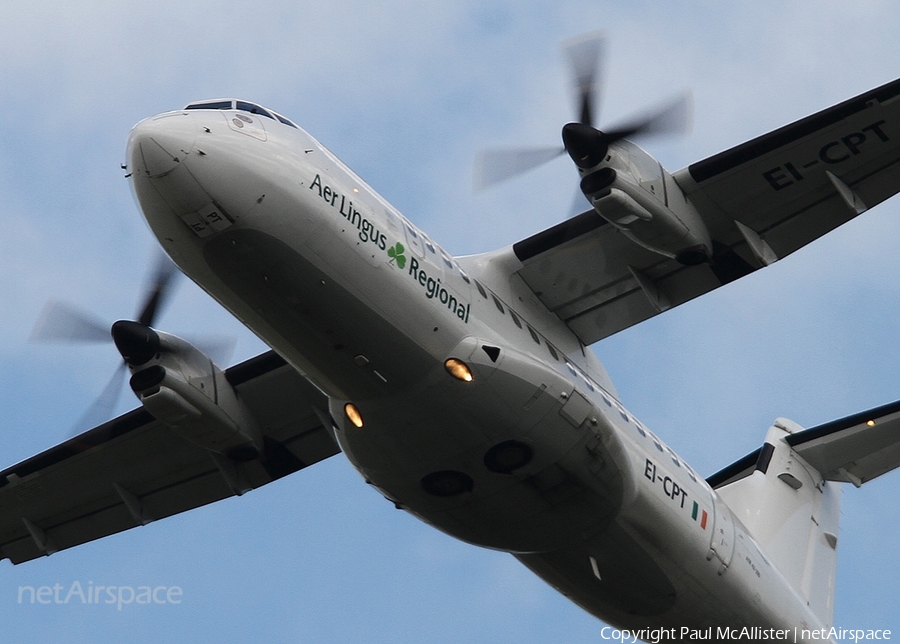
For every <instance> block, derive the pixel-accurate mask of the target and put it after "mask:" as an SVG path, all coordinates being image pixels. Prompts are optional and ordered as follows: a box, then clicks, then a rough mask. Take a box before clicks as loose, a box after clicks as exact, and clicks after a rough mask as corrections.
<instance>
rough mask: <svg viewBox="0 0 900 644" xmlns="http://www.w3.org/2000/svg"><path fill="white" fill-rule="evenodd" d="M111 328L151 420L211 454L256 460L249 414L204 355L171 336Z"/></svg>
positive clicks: (134, 327)
mask: <svg viewBox="0 0 900 644" xmlns="http://www.w3.org/2000/svg"><path fill="white" fill-rule="evenodd" d="M116 324H117V325H122V326H120V328H119V330H118V334H117V332H116V329H114V331H113V335H114V337H115V338H116V344H117V346H119V349H120V352H121V353H122V355H123V357H124V358H125V360H126V363H127V364H128V367H129V369H130V370H131V373H132V376H131V380H130V382H129V384H130V386H131V390H132V391H133V392H134V394H135V395H136V396H137V397H138V400H140V401H141V404H142V405H143V406H144V408H145V409H146V410H147V411H148V412H149V413H150V414H151V415H152V416H154V417H155V418H157V419H159V420H160V421H162V422H164V423H165V424H166V425H168V426H169V427H170V428H171V429H172V430H173V431H175V432H176V433H177V434H179V435H180V436H181V437H183V438H184V439H185V440H188V441H190V442H192V443H194V444H196V445H199V446H200V447H203V448H205V449H208V450H209V451H211V452H214V453H216V454H222V455H225V456H228V457H229V458H231V459H233V460H236V461H246V460H251V459H253V458H256V457H257V456H259V454H260V453H261V452H262V438H261V433H260V431H259V428H258V426H257V423H256V421H255V419H254V418H253V415H252V414H251V413H250V411H249V410H248V409H247V407H246V406H245V405H244V403H243V402H242V401H241V400H240V399H239V398H238V396H237V393H236V392H235V391H234V388H233V387H232V386H231V383H229V382H228V380H227V379H226V377H225V372H223V371H222V370H221V369H220V368H219V367H217V366H216V365H215V363H214V362H213V361H212V360H211V359H210V358H209V357H208V356H207V355H206V354H204V353H203V352H202V351H200V350H199V349H198V348H196V347H195V346H193V345H192V344H190V343H189V342H186V341H185V340H182V339H181V338H179V337H177V336H174V335H170V334H168V333H163V332H161V331H156V330H155V329H151V328H150V327H147V326H144V325H139V326H138V323H130V322H129V323H116ZM126 325H128V326H126Z"/></svg>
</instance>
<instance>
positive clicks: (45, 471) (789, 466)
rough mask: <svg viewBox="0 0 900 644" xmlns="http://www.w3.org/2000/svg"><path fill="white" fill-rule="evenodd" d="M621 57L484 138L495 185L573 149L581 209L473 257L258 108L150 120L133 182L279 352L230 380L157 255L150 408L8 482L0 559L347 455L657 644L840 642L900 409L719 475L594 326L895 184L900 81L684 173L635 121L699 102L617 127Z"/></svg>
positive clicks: (702, 287) (861, 207) (657, 300)
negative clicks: (845, 602)
mask: <svg viewBox="0 0 900 644" xmlns="http://www.w3.org/2000/svg"><path fill="white" fill-rule="evenodd" d="M597 49H598V41H597V40H596V39H595V38H588V39H584V40H581V41H578V42H576V43H574V44H573V45H571V47H570V49H569V52H570V54H571V57H572V60H573V63H574V65H575V70H576V73H575V77H576V85H577V88H578V96H579V108H580V114H579V120H578V121H577V122H573V123H570V124H567V125H565V127H564V128H563V132H562V138H563V146H562V147H561V148H559V149H557V150H549V151H537V152H536V151H534V150H528V151H518V152H516V151H503V152H494V153H487V154H485V155H483V157H482V163H481V166H482V171H481V175H480V177H481V182H482V183H491V182H493V181H495V180H498V179H500V178H504V177H505V176H508V175H510V174H513V173H515V172H519V171H522V170H524V169H527V168H528V167H529V166H531V165H534V164H535V163H536V162H537V161H540V160H544V159H548V158H551V157H553V156H555V155H556V154H557V153H560V154H567V155H568V156H569V158H570V159H571V161H572V162H573V164H574V166H575V169H576V171H577V173H578V175H577V176H578V177H579V178H580V189H581V192H582V193H583V195H584V197H585V201H584V204H585V209H584V212H582V213H581V214H578V215H576V216H574V217H573V218H570V219H568V220H566V221H563V222H562V223H560V224H558V225H555V226H553V227H551V228H549V229H547V230H544V231H540V232H537V233H536V234H534V235H532V236H531V237H528V238H527V239H523V240H519V241H517V242H515V243H513V244H512V245H510V246H508V247H505V248H501V249H499V250H496V251H493V252H488V253H486V254H481V255H474V256H468V257H453V256H452V255H451V254H449V253H448V252H446V251H445V250H444V249H443V248H441V246H440V245H439V243H438V242H437V241H436V240H433V239H431V238H430V237H429V236H428V235H427V233H426V232H425V231H423V230H421V229H419V228H418V227H417V226H416V225H415V224H414V223H413V221H411V220H410V219H407V218H406V217H404V215H403V214H401V213H400V212H398V211H397V209H395V208H394V207H393V206H391V205H390V204H389V203H387V202H386V201H385V200H384V199H382V198H381V197H380V196H379V195H378V193H376V192H375V191H374V190H373V189H372V188H371V187H369V185H368V184H366V183H365V182H364V181H363V180H362V179H361V178H360V177H358V176H357V175H356V174H354V172H353V171H352V170H350V169H349V168H348V167H347V166H345V165H344V164H343V163H342V162H341V161H340V160H338V159H337V158H336V157H335V156H334V155H333V154H332V153H331V152H329V151H328V149H326V148H325V147H324V146H323V145H322V144H320V143H319V142H318V141H317V140H316V139H314V138H313V137H312V136H311V135H310V134H308V133H307V132H305V131H304V130H303V129H302V128H301V127H299V126H298V125H297V124H295V123H294V122H293V121H292V120H290V119H289V118H287V117H285V116H283V115H281V114H279V113H277V112H275V111H272V110H270V109H267V108H265V107H263V106H261V105H259V104H257V103H253V102H250V101H245V100H238V99H231V98H225V99H215V100H204V101H198V102H194V103H191V104H189V105H187V106H185V107H184V108H182V109H175V110H173V111H170V112H165V113H162V114H157V115H155V116H151V117H150V118H147V119H145V120H143V121H141V122H140V123H138V124H137V125H136V126H135V127H134V129H133V130H132V131H131V133H130V136H129V138H128V142H127V148H126V173H127V176H128V178H129V181H130V184H131V187H132V189H133V191H134V195H135V198H136V200H137V203H138V206H139V208H140V211H141V212H142V214H143V216H144V218H145V219H146V221H147V223H148V224H149V226H150V229H151V230H152V232H153V234H154V235H155V236H156V237H157V239H158V240H159V243H160V245H161V246H162V248H163V249H164V251H165V252H166V254H167V255H168V256H169V257H170V258H171V260H172V262H174V264H175V265H177V267H178V269H180V270H181V271H182V272H183V273H185V274H186V275H187V276H188V277H190V278H191V279H192V280H193V281H195V282H196V283H197V284H198V285H200V286H201V287H202V288H203V289H204V290H205V291H206V292H208V293H209V294H210V295H211V296H212V297H213V298H215V299H216V300H217V301H218V302H220V303H221V304H222V306H224V307H225V308H226V309H227V310H228V311H230V312H231V313H232V314H233V315H234V316H235V317H236V318H238V319H239V320H240V321H241V322H242V323H243V324H245V325H246V326H247V327H248V328H249V329H250V330H251V331H252V332H253V333H255V334H256V335H257V336H259V337H260V338H262V339H263V340H264V341H265V342H266V344H267V345H268V346H269V347H271V350H270V351H268V352H266V353H263V354H262V355H259V356H257V357H255V358H252V359H250V360H247V361H245V362H242V363H240V364H237V365H234V366H231V367H229V368H226V369H222V368H220V367H219V366H217V365H216V364H215V363H214V362H213V361H212V360H211V359H210V358H209V357H208V356H207V355H206V354H205V353H204V352H202V351H201V350H200V349H198V348H196V347H195V346H193V345H192V344H190V343H188V342H187V341H185V340H183V339H181V338H178V337H176V336H174V335H171V334H168V333H165V332H164V331H162V330H159V329H157V328H155V327H154V321H155V318H156V314H157V311H158V307H159V303H160V300H161V299H162V297H163V294H164V292H165V288H166V284H167V283H168V279H169V276H170V273H169V272H167V271H165V270H164V271H161V273H160V278H159V279H158V283H157V285H156V287H155V288H154V290H153V292H152V293H151V295H150V296H148V299H147V302H146V304H145V305H144V306H143V307H142V309H141V312H140V314H139V315H138V316H137V318H136V319H135V320H120V321H118V322H116V323H114V324H113V325H112V329H111V336H112V339H113V341H114V342H115V345H116V347H117V349H118V351H119V353H120V354H121V357H122V359H123V363H124V365H126V366H127V368H128V370H129V371H130V373H131V378H130V387H131V389H132V391H133V392H134V394H135V395H136V396H137V398H138V400H139V401H140V406H139V407H137V408H136V409H134V410H133V411H131V412H128V413H126V414H124V415H122V416H119V417H118V418H115V419H113V420H110V421H108V422H105V423H103V424H100V425H99V426H97V427H94V428H93V429H90V430H88V431H86V432H84V433H82V434H80V435H78V436H75V437H74V438H72V439H70V440H68V441H66V442H64V443H62V444H60V445H57V446H56V447H53V448H51V449H49V450H47V451H45V452H43V453H41V454H38V455H36V456H34V457H32V458H29V459H27V460H25V461H23V462H21V463H18V464H16V465H13V466H12V467H9V468H7V469H5V470H4V471H2V472H0V557H2V558H5V559H9V560H10V561H11V562H12V563H14V564H19V563H22V562H25V561H28V560H31V559H34V558H37V557H40V556H45V555H50V554H53V553H56V552H59V551H61V550H65V549H67V548H71V547H73V546H76V545H79V544H82V543H85V542H88V541H91V540H94V539H99V538H101V537H105V536H108V535H111V534H114V533H118V532H122V531H125V530H128V529H129V528H133V527H136V526H141V525H144V524H146V523H148V522H151V521H156V520H158V519H162V518H164V517H167V516H171V515H173V514H176V513H179V512H183V511H185V510H189V509H192V508H195V507H198V506H201V505H204V504H207V503H211V502H214V501H217V500H220V499H223V498H226V497H229V496H233V495H242V494H244V493H246V492H248V491H250V490H253V489H255V488H258V487H261V486H263V485H266V484H268V483H270V482H272V481H274V480H277V479H279V478H282V477H284V476H287V475H290V474H292V473H294V472H297V471H298V470H301V469H303V468H305V467H309V466H312V465H314V464H315V463H317V462H318V461H321V460H323V459H326V458H329V457H331V456H334V455H336V454H338V453H343V455H344V456H345V457H346V458H347V459H349V461H350V462H351V463H352V465H353V466H354V467H355V468H356V469H357V470H358V471H359V473H360V474H361V476H362V477H363V479H364V480H365V482H366V483H367V484H368V485H370V486H372V487H373V488H374V489H376V490H377V491H378V492H379V493H380V494H381V495H383V496H384V497H385V498H387V499H388V500H390V501H391V502H392V503H393V504H395V505H396V506H397V507H398V508H400V509H403V510H405V511H407V512H409V513H411V514H412V515H414V516H415V517H417V518H419V519H420V520H422V521H424V522H425V523H427V524H429V525H431V526H433V527H435V528H436V529H438V530H441V531H443V532H445V533H447V534H449V535H452V536H454V537H456V538H458V539H460V540H462V541H465V542H468V543H471V544H475V545H478V546H482V547H486V548H492V549H496V550H501V551H505V552H508V553H511V554H512V555H513V556H514V557H516V558H517V559H518V560H519V561H521V563H522V564H524V565H525V566H527V567H528V568H529V569H531V570H532V571H534V573H535V574H537V575H538V576H540V577H541V578H542V579H544V580H546V581H547V583H549V584H550V585H552V586H553V587H554V588H556V589H557V590H558V591H559V592H561V593H563V594H564V595H565V596H566V597H568V598H570V599H571V600H572V601H573V602H575V603H576V604H578V605H579V606H581V607H582V608H584V609H585V610H586V611H588V612H589V613H591V614H593V615H595V616H597V617H598V618H600V619H602V620H603V621H605V622H607V623H608V624H611V625H614V626H615V627H617V628H619V629H628V630H630V631H632V632H633V633H635V634H636V635H637V637H638V638H640V639H645V640H646V639H651V638H653V637H655V636H654V635H653V634H652V633H653V632H654V629H656V631H655V632H657V633H659V629H672V630H671V633H672V634H677V635H678V636H679V637H681V638H683V639H687V638H689V637H691V636H694V637H695V638H701V637H704V636H706V635H707V634H711V635H709V637H710V638H719V639H728V638H731V639H738V638H740V639H755V640H775V641H778V640H783V641H803V642H812V641H832V640H834V639H840V636H839V635H835V633H834V631H833V630H831V629H832V627H833V618H832V616H833V598H834V591H835V562H836V553H837V547H838V521H839V514H840V513H839V508H840V498H841V486H842V484H844V483H849V484H851V485H854V486H857V487H858V486H861V485H863V484H865V483H866V482H868V481H870V480H872V479H873V478H875V477H878V476H880V475H882V474H884V473H886V472H888V471H890V470H892V469H893V468H895V467H897V466H898V465H900V403H893V404H889V405H887V406H884V407H881V408H877V409H872V410H869V411H865V412H862V413H858V414H855V415H852V416H849V417H847V418H843V419H840V420H836V421H834V422H831V423H827V424H825V425H821V426H818V427H813V428H809V429H804V428H802V427H800V426H798V425H797V424H796V423H794V422H792V421H790V420H787V419H784V418H779V419H778V420H776V421H775V422H774V424H773V425H772V427H771V428H769V430H768V432H767V433H766V435H765V438H764V440H763V442H762V444H761V446H760V448H759V449H758V450H756V451H755V452H753V453H751V454H748V455H746V456H745V457H743V458H741V459H739V460H738V461H736V462H734V463H733V464H731V465H729V466H727V467H725V468H723V469H722V470H721V471H720V472H718V473H717V474H714V475H712V476H710V477H708V478H704V477H702V476H701V475H700V474H698V473H697V472H696V471H695V470H694V469H693V468H692V467H691V466H690V464H689V463H687V462H686V461H685V460H684V459H682V458H681V457H680V456H679V455H678V454H676V453H675V452H674V451H673V450H672V449H671V448H670V447H669V446H668V445H666V443H665V442H664V441H663V439H662V438H661V437H660V436H659V435H658V434H657V433H655V432H654V431H651V429H650V428H648V427H647V426H645V425H644V424H643V423H641V421H639V420H638V419H637V418H635V417H634V415H633V414H632V413H631V412H630V411H629V410H628V409H627V408H626V407H625V405H624V403H623V401H622V400H621V399H620V397H619V395H618V393H617V392H616V389H615V388H614V386H613V384H612V383H611V381H610V379H609V377H608V375H607V373H606V371H605V370H604V368H603V366H602V365H601V364H600V362H599V361H598V360H597V358H596V357H595V356H594V354H593V352H592V351H591V350H590V349H589V345H591V344H593V343H595V342H598V341H600V340H602V339H603V338H606V337H608V336H610V335H612V334H614V333H616V332H618V331H620V330H622V329H625V328H627V327H629V326H631V325H634V324H638V323H640V322H641V321H643V320H646V319H647V318H650V317H652V316H655V315H657V314H659V313H662V312H664V311H666V310H667V309H670V308H672V307H675V306H678V305H680V304H683V303H685V302H687V301H688V300H691V299H693V298H695V297H699V296H700V295H703V294H704V293H707V292H709V291H712V290H714V289H716V288H719V287H720V286H723V285H726V284H730V283H731V282H735V284H733V285H731V286H729V287H728V288H731V289H739V288H741V283H740V278H742V277H744V276H745V275H748V274H750V273H752V272H754V271H756V270H758V269H761V268H764V267H766V266H768V265H770V264H772V263H774V262H776V261H778V260H779V259H781V258H783V257H785V256H786V255H788V254H790V253H792V252H793V251H795V250H797V249H798V248H800V247H802V246H803V245H805V244H807V243H810V242H812V241H814V240H815V239H817V238H818V237H820V236H821V235H824V234H825V233H827V232H829V231H830V230H832V229H834V228H836V227H837V226H840V225H841V224H843V223H845V222H847V221H849V220H851V219H853V218H854V217H856V216H858V215H860V214H862V213H863V212H865V211H866V210H867V209H868V208H871V207H873V206H876V205H877V204H879V203H880V202H881V201H884V200H885V199H887V198H888V197H890V196H891V195H893V194H894V193H895V192H897V191H898V190H900V167H898V162H900V101H898V98H900V80H898V81H894V82H892V83H889V84H887V85H884V86H882V87H879V88H877V89H874V90H872V91H869V92H866V93H865V94H862V95H860V96H857V97H855V98H851V99H849V100H847V101H845V102H843V103H841V104H839V105H835V106H833V107H830V108H828V109H825V110H824V111H822V112H819V113H817V114H814V115H812V116H809V117H807V118H805V119H802V120H800V121H797V122H795V123H792V124H790V125H787V126H785V127H782V128H780V129H778V130H775V131H774V132H770V133H768V134H765V135H763V136H761V137H759V138H756V139H753V140H751V141H748V142H746V143H743V144H741V145H738V146H737V147H734V148H732V149H730V150H726V151H724V152H722V153H720V154H717V155H715V156H712V157H710V158H708V159H704V160H701V161H699V162H697V163H694V164H692V165H690V166H688V167H687V168H684V169H682V170H680V171H677V172H674V173H670V172H668V171H666V170H665V169H664V168H663V167H662V166H661V165H660V164H659V162H657V161H656V160H655V159H654V158H653V157H651V156H650V155H649V154H647V153H646V152H644V151H643V150H642V149H641V148H640V147H638V146H637V145H635V144H634V143H633V142H632V141H631V139H632V138H635V137H637V136H639V135H642V134H646V133H650V132H655V131H658V130H660V129H663V128H664V127H668V125H667V124H670V123H672V122H673V121H676V120H678V119H680V118H681V115H682V114H683V112H684V107H685V106H684V103H683V101H676V102H675V103H672V104H669V105H667V106H665V107H663V108H662V109H661V110H659V111H657V112H656V113H652V114H650V115H648V116H646V117H644V118H642V119H639V120H637V121H635V122H633V123H630V124H627V125H624V126H621V127H617V128H606V129H600V128H599V127H598V125H597V123H596V114H595V108H594V104H595V103H596V99H595V97H594V94H595V91H594V89H595V88H594V85H595V78H596V75H595V73H594V71H593V69H594V68H595V67H596V57H597V53H596V52H597ZM585 61H587V62H585ZM247 502H252V501H247ZM115 538H117V539H127V538H128V537H127V536H126V535H120V536H118V537H115Z"/></svg>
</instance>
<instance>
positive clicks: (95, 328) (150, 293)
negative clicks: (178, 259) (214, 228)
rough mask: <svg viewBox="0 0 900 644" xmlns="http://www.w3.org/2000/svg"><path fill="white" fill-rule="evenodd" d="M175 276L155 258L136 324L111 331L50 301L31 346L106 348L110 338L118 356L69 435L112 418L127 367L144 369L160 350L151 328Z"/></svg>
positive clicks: (67, 306)
mask: <svg viewBox="0 0 900 644" xmlns="http://www.w3.org/2000/svg"><path fill="white" fill-rule="evenodd" d="M177 273H178V269H177V268H176V267H175V265H174V264H173V263H172V261H171V260H170V259H169V258H168V257H165V256H164V255H163V254H162V253H159V257H158V259H157V260H156V266H155V268H154V271H153V278H152V281H151V282H150V284H149V286H148V287H147V289H146V295H145V296H144V297H143V298H142V300H143V301H142V303H141V306H140V308H139V309H138V314H137V316H136V319H135V320H133V321H132V320H119V321H118V322H115V323H114V324H113V325H112V328H111V329H110V327H109V325H107V324H106V323H104V322H103V321H101V320H99V319H98V318H96V317H95V316H93V315H91V314H90V313H86V312H84V311H82V310H80V309H78V308H76V307H74V306H72V305H70V304H66V303H64V302H58V301H51V302H49V303H48V304H47V306H45V307H44V310H43V312H42V313H41V316H40V317H39V318H38V321H37V323H36V324H35V327H34V330H33V331H32V333H31V336H30V338H29V339H30V341H32V342H54V343H64V344H96V343H101V342H102V343H106V342H109V341H110V339H112V340H113V342H114V343H115V345H116V348H117V349H118V350H119V353H120V355H121V356H122V361H121V362H120V363H119V365H118V366H117V368H116V370H115V372H114V373H113V377H112V378H111V379H110V381H109V382H108V383H107V385H106V387H104V388H103V391H102V392H101V394H100V396H99V397H98V398H97V400H95V401H94V402H93V403H92V404H91V406H90V407H89V408H88V409H87V411H86V412H85V413H84V415H83V416H82V417H81V418H80V419H79V420H78V422H77V423H76V425H75V426H74V428H73V431H72V433H73V434H75V433H78V432H80V431H82V430H84V429H87V428H89V427H92V426H94V425H97V424H99V423H101V422H104V421H106V420H108V419H109V418H110V417H111V416H112V413H113V410H114V409H115V406H116V404H117V403H118V401H119V396H120V393H121V390H122V382H123V381H124V376H125V372H126V363H129V364H132V365H139V364H143V363H144V362H146V361H147V360H149V359H150V358H152V357H153V356H154V355H156V353H157V351H158V350H159V346H160V341H159V336H158V335H157V333H156V332H155V331H154V330H153V329H152V328H150V327H151V326H152V325H153V323H154V321H155V320H156V319H157V318H158V317H159V315H160V314H161V312H162V311H163V309H164V307H165V305H166V303H167V301H168V299H169V298H170V296H171V293H172V285H173V278H174V277H175V275H176V274H177Z"/></svg>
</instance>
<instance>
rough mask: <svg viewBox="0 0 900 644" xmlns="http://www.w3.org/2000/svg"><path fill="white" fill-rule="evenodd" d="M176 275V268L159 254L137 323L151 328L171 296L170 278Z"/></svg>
mask: <svg viewBox="0 0 900 644" xmlns="http://www.w3.org/2000/svg"><path fill="white" fill-rule="evenodd" d="M176 273H178V268H177V267H176V266H175V264H173V263H172V260H170V259H169V258H168V257H166V256H165V255H163V254H162V253H159V258H158V259H157V262H156V273H155V275H154V278H153V282H152V284H151V285H150V288H149V289H147V296H146V298H145V299H144V305H143V306H142V307H141V308H140V309H139V310H140V313H139V314H138V316H137V322H139V323H141V324H143V325H144V326H152V325H153V321H154V320H155V319H156V318H157V317H158V316H159V313H160V311H162V309H163V306H164V305H165V303H166V301H167V300H168V298H169V296H170V295H171V286H170V285H171V283H172V278H173V277H174V276H175V274H176Z"/></svg>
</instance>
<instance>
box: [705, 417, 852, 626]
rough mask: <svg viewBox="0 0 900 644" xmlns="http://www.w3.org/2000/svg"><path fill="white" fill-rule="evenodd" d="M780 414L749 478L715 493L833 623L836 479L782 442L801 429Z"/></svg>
mask: <svg viewBox="0 0 900 644" xmlns="http://www.w3.org/2000/svg"><path fill="white" fill-rule="evenodd" d="M801 430H802V428H801V427H799V426H798V425H797V424H796V423H794V422H792V421H790V420H787V419H784V418H779V419H778V420H776V421H775V424H774V425H773V426H772V427H771V428H770V429H769V433H768V434H767V435H766V442H765V444H764V445H763V447H762V449H761V450H760V452H759V458H758V459H757V462H756V469H755V470H754V471H753V473H752V474H751V475H749V476H746V477H744V478H741V479H740V480H737V481H735V482H733V483H729V484H728V485H725V486H723V487H720V488H718V490H717V491H718V492H719V494H720V495H721V496H722V498H723V499H724V500H725V502H726V503H727V504H728V506H729V507H730V508H731V509H732V511H733V512H734V514H735V516H736V517H737V518H738V519H739V520H740V521H741V522H742V523H743V524H744V526H745V527H746V528H747V530H748V531H749V532H750V534H751V535H752V536H753V537H754V538H755V539H756V540H757V542H758V543H759V545H760V546H761V547H762V548H763V549H764V551H765V553H766V555H767V556H768V557H769V558H770V559H771V561H772V563H773V564H774V565H775V566H777V567H778V569H779V570H780V571H781V573H782V574H783V575H784V576H785V578H786V579H787V580H788V581H789V582H790V583H791V584H792V585H793V587H794V588H795V589H796V590H797V592H798V593H799V594H800V595H801V596H802V597H804V598H805V599H806V601H807V603H808V605H809V607H810V609H811V610H812V611H813V612H814V613H815V614H816V615H817V616H818V617H819V618H820V619H821V620H822V622H823V623H824V624H825V625H827V626H829V627H830V626H831V625H832V623H833V615H834V589H835V569H836V564H837V534H838V524H839V521H840V506H841V489H840V484H839V483H834V482H830V481H826V480H824V477H823V475H822V474H821V473H820V472H819V471H817V470H816V469H815V468H814V467H813V466H811V465H810V464H809V463H807V462H806V461H805V460H804V459H803V458H802V457H800V456H799V455H798V454H797V453H796V452H795V451H794V450H793V449H792V448H791V446H790V445H789V444H788V442H787V441H786V440H785V439H786V438H787V437H788V436H789V435H791V434H795V433H796V432H799V431H801Z"/></svg>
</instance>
